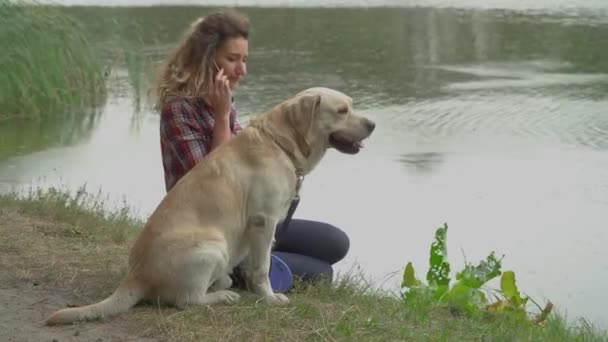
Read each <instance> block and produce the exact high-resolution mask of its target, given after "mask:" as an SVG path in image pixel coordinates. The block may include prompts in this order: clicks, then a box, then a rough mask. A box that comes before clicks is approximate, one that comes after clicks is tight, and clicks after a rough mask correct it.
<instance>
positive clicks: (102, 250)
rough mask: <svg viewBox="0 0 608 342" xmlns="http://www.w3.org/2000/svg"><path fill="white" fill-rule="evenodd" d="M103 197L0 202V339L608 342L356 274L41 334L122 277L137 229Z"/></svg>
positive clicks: (559, 324) (583, 327) (581, 330)
mask: <svg viewBox="0 0 608 342" xmlns="http://www.w3.org/2000/svg"><path fill="white" fill-rule="evenodd" d="M103 207H104V205H103V197H102V196H101V195H99V196H92V195H91V194H87V193H86V191H84V189H81V191H78V192H76V194H75V195H73V196H71V195H69V194H68V193H67V192H66V191H63V190H51V191H44V192H42V191H33V192H31V193H29V194H28V195H26V196H21V197H18V196H16V195H15V194H8V195H0V284H3V285H2V288H1V289H0V302H2V303H3V304H4V305H2V306H0V318H2V319H1V320H0V321H1V322H3V323H1V326H0V331H1V332H0V337H1V339H3V340H11V339H16V340H20V341H29V340H32V341H33V340H40V339H41V338H44V339H45V340H48V339H49V338H50V339H53V338H56V339H57V340H59V341H61V340H64V339H67V338H70V339H73V340H76V341H78V340H83V341H84V340H98V341H107V340H111V339H112V338H122V339H125V338H129V340H138V341H200V340H210V341H224V340H227V341H228V340H229V341H240V340H247V341H274V340H277V341H278V340H280V341H291V340H296V341H299V340H323V341H325V340H329V341H334V340H357V341H392V340H408V341H410V340H416V341H418V340H450V341H452V340H453V341H457V340H458V341H473V340H488V339H489V340H501V341H503V340H517V341H529V340H534V341H538V340H543V341H605V340H606V339H608V335H607V334H606V333H605V332H601V331H599V330H598V329H595V328H593V327H591V326H589V325H588V324H585V323H584V321H581V322H580V323H578V324H576V325H569V324H568V323H566V322H565V320H564V319H563V318H562V317H560V316H559V315H558V314H556V313H552V314H551V315H550V316H549V318H548V319H547V320H546V321H545V322H544V324H542V325H536V324H530V322H529V321H527V320H522V319H517V318H515V317H513V316H508V315H494V314H490V313H488V314H484V315H470V314H468V313H466V312H465V311H462V310H458V309H456V308H453V307H452V308H450V307H448V306H444V305H437V304H428V303H427V304H423V303H419V304H417V305H412V304H410V305H405V304H404V302H403V300H401V299H400V298H399V297H398V296H396V295H392V294H389V293H381V292H378V291H375V290H373V289H371V288H370V287H369V286H368V285H367V284H369V283H367V282H366V281H365V276H364V275H361V274H350V275H341V276H340V277H339V279H338V280H337V281H336V282H335V283H334V285H333V286H329V285H327V284H321V285H319V286H315V287H307V288H303V287H301V288H298V290H297V291H295V292H294V293H291V294H290V295H289V296H290V298H291V303H290V304H289V305H287V306H285V307H269V306H266V305H263V304H259V303H256V298H255V297H254V296H252V295H249V294H244V296H243V300H242V301H241V302H240V303H239V304H237V305H234V306H221V305H218V306H213V307H206V308H203V307H201V308H191V309H188V310H186V311H178V310H176V309H174V308H168V307H156V306H154V305H149V304H142V305H139V306H137V307H136V308H134V309H132V310H131V311H130V312H128V313H127V314H123V315H119V316H117V317H113V318H109V319H107V320H104V321H98V322H90V323H82V324H76V325H71V326H65V327H52V328H49V327H45V326H44V325H43V322H44V318H45V317H47V316H48V315H49V314H50V313H51V312H53V311H54V310H56V309H59V308H62V307H65V306H67V305H83V304H87V303H92V302H95V301H98V300H100V299H102V298H104V297H105V296H107V295H109V294H110V293H111V292H112V291H113V290H114V288H115V286H116V284H117V283H118V282H119V280H120V279H121V278H122V276H123V274H124V272H125V271H126V268H125V262H126V258H127V255H128V250H129V247H130V245H131V243H132V241H133V239H134V237H135V236H136V233H137V231H138V229H139V228H140V227H141V225H142V222H141V221H139V220H137V219H133V218H132V217H131V216H130V214H129V208H128V207H127V206H125V207H124V208H122V209H118V210H116V211H113V212H108V211H106V210H104V209H103Z"/></svg>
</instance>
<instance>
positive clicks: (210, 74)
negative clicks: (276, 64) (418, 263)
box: [156, 11, 349, 290]
mask: <svg viewBox="0 0 608 342" xmlns="http://www.w3.org/2000/svg"><path fill="white" fill-rule="evenodd" d="M248 44H249V20H248V18H247V17H246V16H244V15H243V14H240V13H238V12H235V11H228V12H223V13H222V12H217V13H212V14H209V15H207V16H205V17H203V18H200V19H198V20H196V21H194V22H193V23H192V24H191V25H190V27H189V29H188V30H187V31H186V32H185V33H184V35H183V38H182V41H181V42H180V44H179V45H178V46H177V47H176V48H175V50H173V52H172V53H171V55H170V56H169V58H168V60H167V61H166V62H165V64H164V65H163V66H162V68H161V72H160V79H159V82H158V85H157V87H156V91H157V96H158V102H157V107H158V108H159V109H160V112H161V119H160V144H161V151H162V161H163V168H164V174H165V187H166V190H167V191H169V190H170V189H171V188H172V187H173V185H174V184H175V183H176V182H177V181H178V180H179V179H180V178H181V177H182V176H183V175H184V174H185V173H186V172H188V171H189V170H190V169H191V168H192V167H193V166H194V165H196V163H198V162H201V161H202V162H204V158H205V156H206V155H207V154H208V153H210V152H211V151H212V150H214V149H215V148H216V147H217V146H219V145H221V144H223V143H225V142H226V141H228V140H229V139H230V138H232V137H233V136H234V135H236V134H238V132H239V131H240V130H241V125H240V124H239V121H238V112H237V109H236V106H235V102H234V98H233V96H232V92H233V91H234V90H235V89H236V88H237V87H238V85H239V82H240V81H241V80H242V79H243V77H245V75H247V58H248V54H249V45H248ZM348 248H349V240H348V237H347V236H346V234H345V233H344V232H343V231H341V230H339V229H338V228H336V227H334V226H331V225H329V224H326V223H321V222H315V221H309V220H300V219H292V220H291V223H290V224H289V229H288V230H285V231H284V233H282V234H280V235H278V236H276V243H275V246H274V249H273V252H272V254H273V260H275V261H276V260H282V261H283V262H284V263H285V264H287V266H288V268H289V270H290V271H291V272H292V273H293V275H294V276H296V277H297V278H300V279H302V280H303V281H311V280H316V279H328V280H330V281H331V280H332V279H333V269H332V265H333V264H335V263H336V262H338V261H340V260H342V258H344V256H345V255H346V253H347V252H348ZM237 273H238V272H237ZM272 273H273V269H271V278H272V276H273V274H272ZM233 280H235V281H237V283H238V280H239V278H238V276H235V277H233ZM236 285H237V286H240V285H242V284H236ZM275 290H278V289H277V288H275ZM283 290H284V289H283Z"/></svg>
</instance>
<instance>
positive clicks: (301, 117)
mask: <svg viewBox="0 0 608 342" xmlns="http://www.w3.org/2000/svg"><path fill="white" fill-rule="evenodd" d="M320 105H321V95H319V94H304V95H302V96H299V97H298V98H297V99H296V101H294V103H292V104H290V105H289V106H288V110H287V113H286V115H287V118H286V119H287V123H288V124H289V125H290V126H291V127H292V128H293V131H294V133H295V136H294V139H295V141H296V144H297V145H298V148H299V149H300V151H301V152H302V155H304V157H306V158H308V157H309V156H310V152H311V151H310V150H311V147H310V143H309V142H308V135H309V133H310V130H311V129H312V126H313V123H314V120H315V118H316V116H317V112H318V111H319V106H320Z"/></svg>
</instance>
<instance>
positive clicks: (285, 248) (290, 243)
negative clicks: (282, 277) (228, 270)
mask: <svg viewBox="0 0 608 342" xmlns="http://www.w3.org/2000/svg"><path fill="white" fill-rule="evenodd" d="M275 239H276V240H275V245H274V249H273V251H272V254H274V255H276V256H278V257H279V258H280V259H281V260H283V261H284V262H285V263H286V264H287V265H288V266H289V269H290V270H291V272H292V273H293V275H294V277H295V278H298V279H300V280H302V281H304V282H314V281H315V280H321V279H326V280H329V281H332V280H333V276H334V271H333V267H332V266H333V265H334V264H335V263H337V262H338V261H340V260H342V259H343V258H344V257H345V256H346V253H347V252H348V249H349V247H350V241H349V239H348V236H347V235H346V233H344V232H343V231H342V230H340V229H339V228H337V227H335V226H333V225H330V224H328V223H324V222H318V221H311V220H302V219H295V218H294V219H292V220H291V222H290V224H289V228H288V229H286V230H285V231H282V232H280V234H278V235H277V236H276V237H275ZM238 273H239V272H238V270H235V274H233V277H232V280H233V282H234V286H235V287H241V288H242V287H243V286H244V284H243V282H242V279H241V278H240V275H239V274H238Z"/></svg>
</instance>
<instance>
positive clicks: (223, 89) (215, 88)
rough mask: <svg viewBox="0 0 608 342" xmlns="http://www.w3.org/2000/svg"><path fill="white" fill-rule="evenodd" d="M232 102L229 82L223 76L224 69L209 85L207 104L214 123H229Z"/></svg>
mask: <svg viewBox="0 0 608 342" xmlns="http://www.w3.org/2000/svg"><path fill="white" fill-rule="evenodd" d="M231 101H232V91H231V90H230V81H228V77H226V75H224V69H220V70H219V71H218V72H217V75H216V76H215V79H214V80H213V82H212V83H211V84H210V85H209V104H210V105H211V107H212V108H213V116H214V119H215V121H216V122H217V121H223V122H229V121H230V105H231Z"/></svg>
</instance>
